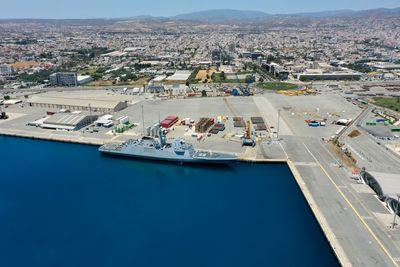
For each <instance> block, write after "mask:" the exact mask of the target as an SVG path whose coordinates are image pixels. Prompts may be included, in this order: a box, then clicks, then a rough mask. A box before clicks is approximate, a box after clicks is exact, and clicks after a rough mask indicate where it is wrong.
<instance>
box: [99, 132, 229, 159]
mask: <svg viewBox="0 0 400 267" xmlns="http://www.w3.org/2000/svg"><path fill="white" fill-rule="evenodd" d="M99 151H100V152H101V153H103V154H110V155H116V156H125V157H132V158H141V159H149V160H159V161H173V162H179V163H207V164H208V163H209V164H213V163H229V162H232V161H235V160H236V159H237V157H236V156H235V155H233V154H225V153H218V152H210V151H200V150H196V149H195V148H194V147H193V145H192V144H189V143H186V142H185V140H183V139H181V138H176V139H174V140H173V141H172V143H167V142H166V138H165V135H164V134H163V133H162V131H161V130H160V132H159V138H158V140H157V139H155V138H153V137H148V136H145V137H143V138H141V139H138V140H135V139H130V140H128V141H126V142H124V143H122V144H105V145H103V146H101V147H100V148H99Z"/></svg>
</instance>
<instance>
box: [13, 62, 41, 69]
mask: <svg viewBox="0 0 400 267" xmlns="http://www.w3.org/2000/svg"><path fill="white" fill-rule="evenodd" d="M12 66H13V68H15V69H26V68H32V67H36V66H39V62H36V61H20V62H15V63H14V64H12Z"/></svg>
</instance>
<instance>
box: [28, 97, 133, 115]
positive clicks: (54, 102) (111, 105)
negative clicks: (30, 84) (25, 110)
mask: <svg viewBox="0 0 400 267" xmlns="http://www.w3.org/2000/svg"><path fill="white" fill-rule="evenodd" d="M27 103H28V105H29V106H31V107H39V108H45V109H49V110H53V111H57V110H61V109H65V110H70V111H91V112H98V113H104V114H105V113H114V112H118V111H121V110H123V109H125V108H127V107H128V102H127V101H120V100H117V99H112V98H110V99H105V98H103V99H85V98H78V97H74V98H69V97H63V96H60V97H58V96H33V97H32V98H30V99H29V100H28V101H27Z"/></svg>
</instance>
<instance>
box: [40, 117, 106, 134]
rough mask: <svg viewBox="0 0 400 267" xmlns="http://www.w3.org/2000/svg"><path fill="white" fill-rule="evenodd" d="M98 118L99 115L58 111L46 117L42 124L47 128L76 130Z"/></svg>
mask: <svg viewBox="0 0 400 267" xmlns="http://www.w3.org/2000/svg"><path fill="white" fill-rule="evenodd" d="M97 118H98V116H96V115H89V114H71V113H58V114H55V115H53V116H51V117H50V118H48V119H46V120H45V121H44V122H43V123H42V124H41V125H40V126H41V127H42V128H45V129H57V130H69V131H76V130H79V129H81V128H83V127H85V126H87V125H89V124H91V123H92V122H94V121H95V120H96V119H97Z"/></svg>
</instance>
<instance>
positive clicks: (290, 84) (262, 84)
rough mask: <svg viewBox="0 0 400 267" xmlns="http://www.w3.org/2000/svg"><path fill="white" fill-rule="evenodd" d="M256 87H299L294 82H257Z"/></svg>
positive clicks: (268, 88)
mask: <svg viewBox="0 0 400 267" xmlns="http://www.w3.org/2000/svg"><path fill="white" fill-rule="evenodd" d="M257 87H258V88H260V89H265V90H296V89H298V88H299V86H297V85H296V84H292V83H282V82H266V83H259V84H257Z"/></svg>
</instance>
